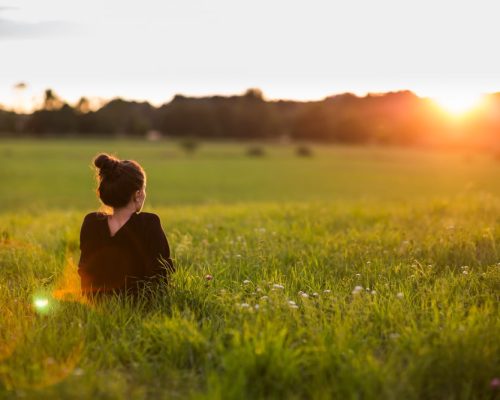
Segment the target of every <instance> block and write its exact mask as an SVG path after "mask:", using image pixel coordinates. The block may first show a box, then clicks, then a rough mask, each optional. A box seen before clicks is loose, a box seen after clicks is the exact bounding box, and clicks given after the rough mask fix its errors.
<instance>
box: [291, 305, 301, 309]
mask: <svg viewBox="0 0 500 400" xmlns="http://www.w3.org/2000/svg"><path fill="white" fill-rule="evenodd" d="M290 308H295V309H297V308H299V306H298V305H296V304H292V305H290Z"/></svg>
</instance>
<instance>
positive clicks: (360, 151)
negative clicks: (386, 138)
mask: <svg viewBox="0 0 500 400" xmlns="http://www.w3.org/2000/svg"><path fill="white" fill-rule="evenodd" d="M248 147H249V145H244V144H235V143H232V144H231V143H219V144H215V143H214V144H202V145H201V147H200V149H199V150H198V151H197V152H195V153H194V154H192V155H186V154H184V153H183V152H182V151H181V149H180V148H179V146H178V145H177V144H176V143H174V142H158V143H150V142H142V141H131V140H107V141H104V140H103V141H99V140H79V139H68V140H55V139H51V140H45V141H35V140H2V141H0V182H1V183H2V188H1V189H0V398H18V397H19V398H28V399H31V398H33V399H40V398H42V399H43V398H46V399H54V398H72V399H73V398H81V399H87V398H99V399H101V398H102V399H146V398H148V399H157V398H158V399H161V398H164V399H171V398H196V399H201V398H219V399H256V398H266V399H268V398H287V399H288V398H291V399H304V398H315V399H316V398H318V399H495V398H498V397H499V396H500V391H499V390H500V389H499V388H498V387H497V386H498V385H500V383H497V381H496V380H495V378H500V340H499V332H500V318H499V312H498V311H499V310H498V308H499V307H498V304H499V302H498V301H499V294H500V179H499V178H500V162H498V160H495V159H494V158H493V157H491V156H488V155H481V154H475V153H474V154H472V153H467V154H466V153H464V152H460V153H459V152H448V153H445V152H436V151H434V152H431V151H423V150H416V149H413V150H411V149H398V148H378V147H364V148H361V147H359V148H357V147H340V146H323V147H320V146H313V147H312V149H313V152H314V155H313V157H309V158H300V157H297V156H296V155H295V154H294V147H293V146H278V145H273V146H271V145H267V146H264V149H265V150H266V155H265V156H264V157H260V158H259V157H254V158H251V157H248V156H246V155H245V151H246V149H247V148H248ZM100 151H107V152H111V153H115V154H117V155H118V156H119V157H121V158H134V159H136V160H138V161H139V162H140V163H141V164H142V165H143V166H144V167H145V169H146V172H147V174H148V195H147V196H148V197H147V199H146V205H145V207H144V211H149V212H155V213H158V214H159V215H160V218H161V220H162V224H163V227H164V230H165V232H166V234H167V236H168V239H169V242H170V245H171V249H172V253H173V257H174V260H175V263H176V266H177V272H176V273H175V275H174V276H173V280H172V286H171V287H170V288H161V289H159V290H158V291H157V292H155V296H154V299H153V301H152V302H150V303H146V302H140V303H139V304H131V303H130V302H129V301H127V299H120V298H115V299H113V300H110V301H109V302H105V303H103V304H99V305H92V304H88V303H87V302H85V301H83V299H81V298H80V296H79V295H78V289H79V280H78V275H77V273H76V264H77V262H78V258H79V230H80V226H81V222H82V220H83V216H84V215H85V214H86V213H88V212H90V211H94V210H96V209H98V208H99V203H98V201H97V200H96V197H95V193H94V191H95V182H94V177H93V171H92V169H91V167H90V162H91V158H92V157H93V156H94V155H96V154H97V153H98V152H100ZM207 274H211V275H212V276H213V280H211V281H207V280H205V275H207Z"/></svg>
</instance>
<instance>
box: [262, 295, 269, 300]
mask: <svg viewBox="0 0 500 400" xmlns="http://www.w3.org/2000/svg"><path fill="white" fill-rule="evenodd" d="M260 299H261V300H267V299H269V297H268V296H262V297H261V298H260Z"/></svg>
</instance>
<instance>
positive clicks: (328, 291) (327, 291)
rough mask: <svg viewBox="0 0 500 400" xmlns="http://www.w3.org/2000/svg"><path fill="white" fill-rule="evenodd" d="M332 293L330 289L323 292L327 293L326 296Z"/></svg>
mask: <svg viewBox="0 0 500 400" xmlns="http://www.w3.org/2000/svg"><path fill="white" fill-rule="evenodd" d="M331 292H332V291H331V290H330V289H325V290H323V293H326V294H328V293H331Z"/></svg>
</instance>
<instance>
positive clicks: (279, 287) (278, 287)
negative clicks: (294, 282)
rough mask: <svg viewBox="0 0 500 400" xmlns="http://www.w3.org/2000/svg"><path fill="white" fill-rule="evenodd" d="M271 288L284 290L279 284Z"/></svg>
mask: <svg viewBox="0 0 500 400" xmlns="http://www.w3.org/2000/svg"><path fill="white" fill-rule="evenodd" d="M273 288H274V289H284V288H285V287H284V286H283V285H280V284H279V283H275V284H274V285H273Z"/></svg>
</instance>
